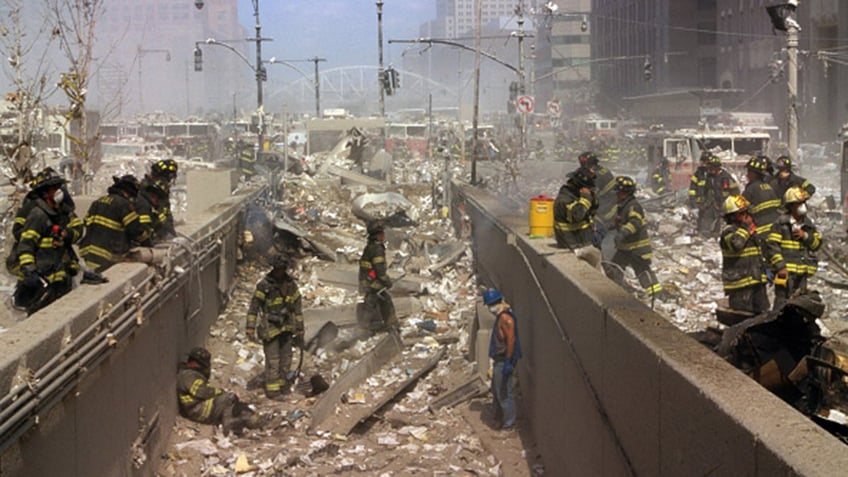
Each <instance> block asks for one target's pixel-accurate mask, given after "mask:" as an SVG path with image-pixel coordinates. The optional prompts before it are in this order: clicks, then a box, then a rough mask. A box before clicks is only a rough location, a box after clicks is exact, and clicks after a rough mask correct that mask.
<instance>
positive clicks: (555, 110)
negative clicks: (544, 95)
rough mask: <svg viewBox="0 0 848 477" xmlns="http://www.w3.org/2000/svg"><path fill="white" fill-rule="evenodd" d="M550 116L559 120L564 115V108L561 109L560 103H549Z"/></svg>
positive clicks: (552, 101)
mask: <svg viewBox="0 0 848 477" xmlns="http://www.w3.org/2000/svg"><path fill="white" fill-rule="evenodd" d="M548 114H550V115H551V116H553V117H555V118H558V117H559V116H560V114H562V107H560V105H559V101H554V100H551V101H548Z"/></svg>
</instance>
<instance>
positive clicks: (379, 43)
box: [377, 0, 386, 117]
mask: <svg viewBox="0 0 848 477" xmlns="http://www.w3.org/2000/svg"><path fill="white" fill-rule="evenodd" d="M377 64H378V68H377V86H378V88H379V89H380V116H381V117H383V116H385V115H386V92H385V90H384V88H383V81H384V78H383V76H384V75H385V74H386V73H385V71H383V0H377Z"/></svg>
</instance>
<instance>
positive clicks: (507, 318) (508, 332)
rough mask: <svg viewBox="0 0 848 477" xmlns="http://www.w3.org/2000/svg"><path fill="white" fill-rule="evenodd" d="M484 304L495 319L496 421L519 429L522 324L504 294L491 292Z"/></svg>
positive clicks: (492, 351) (492, 349)
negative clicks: (516, 387) (516, 394)
mask: <svg viewBox="0 0 848 477" xmlns="http://www.w3.org/2000/svg"><path fill="white" fill-rule="evenodd" d="M483 303H485V304H486V306H487V307H489V311H491V312H492V314H493V315H495V324H494V325H493V326H492V336H491V338H490V339H489V357H490V358H492V361H494V365H493V369H492V395H493V397H494V399H493V404H494V407H495V418H496V419H498V420H500V421H501V423H502V426H501V429H512V428H513V427H515V399H513V397H512V387H513V384H514V381H513V379H512V374H513V371H514V370H515V365H516V364H517V363H518V360H519V359H521V342H520V341H519V340H518V323H517V321H516V317H515V313H514V312H513V311H512V307H510V306H509V304H508V303H507V302H505V301H504V299H503V295H501V292H499V291H498V290H496V289H494V288H490V289H488V290H486V291H485V292H483Z"/></svg>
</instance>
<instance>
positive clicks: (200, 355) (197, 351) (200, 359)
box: [188, 346, 212, 369]
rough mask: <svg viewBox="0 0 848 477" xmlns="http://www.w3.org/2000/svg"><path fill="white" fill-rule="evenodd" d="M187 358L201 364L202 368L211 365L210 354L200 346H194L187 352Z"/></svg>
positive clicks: (207, 367)
mask: <svg viewBox="0 0 848 477" xmlns="http://www.w3.org/2000/svg"><path fill="white" fill-rule="evenodd" d="M188 360H189V361H194V362H195V363H197V364H199V365H200V366H202V367H203V368H204V369H209V368H211V367H212V354H211V353H209V350H208V349H206V348H204V347H202V346H195V347H194V348H192V349H191V351H189V352H188Z"/></svg>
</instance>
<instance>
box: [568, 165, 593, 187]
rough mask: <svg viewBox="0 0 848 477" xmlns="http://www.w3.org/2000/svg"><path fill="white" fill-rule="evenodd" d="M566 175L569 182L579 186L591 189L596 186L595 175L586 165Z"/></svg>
mask: <svg viewBox="0 0 848 477" xmlns="http://www.w3.org/2000/svg"><path fill="white" fill-rule="evenodd" d="M566 177H567V178H568V181H567V183H569V184H572V185H574V186H575V187H577V188H581V187H588V188H590V189H591V188H593V187H595V177H594V175H593V174H592V172H591V171H590V170H589V169H587V168H585V167H578V168H577V169H575V170H573V171H571V172H569V173H568V176H566Z"/></svg>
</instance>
